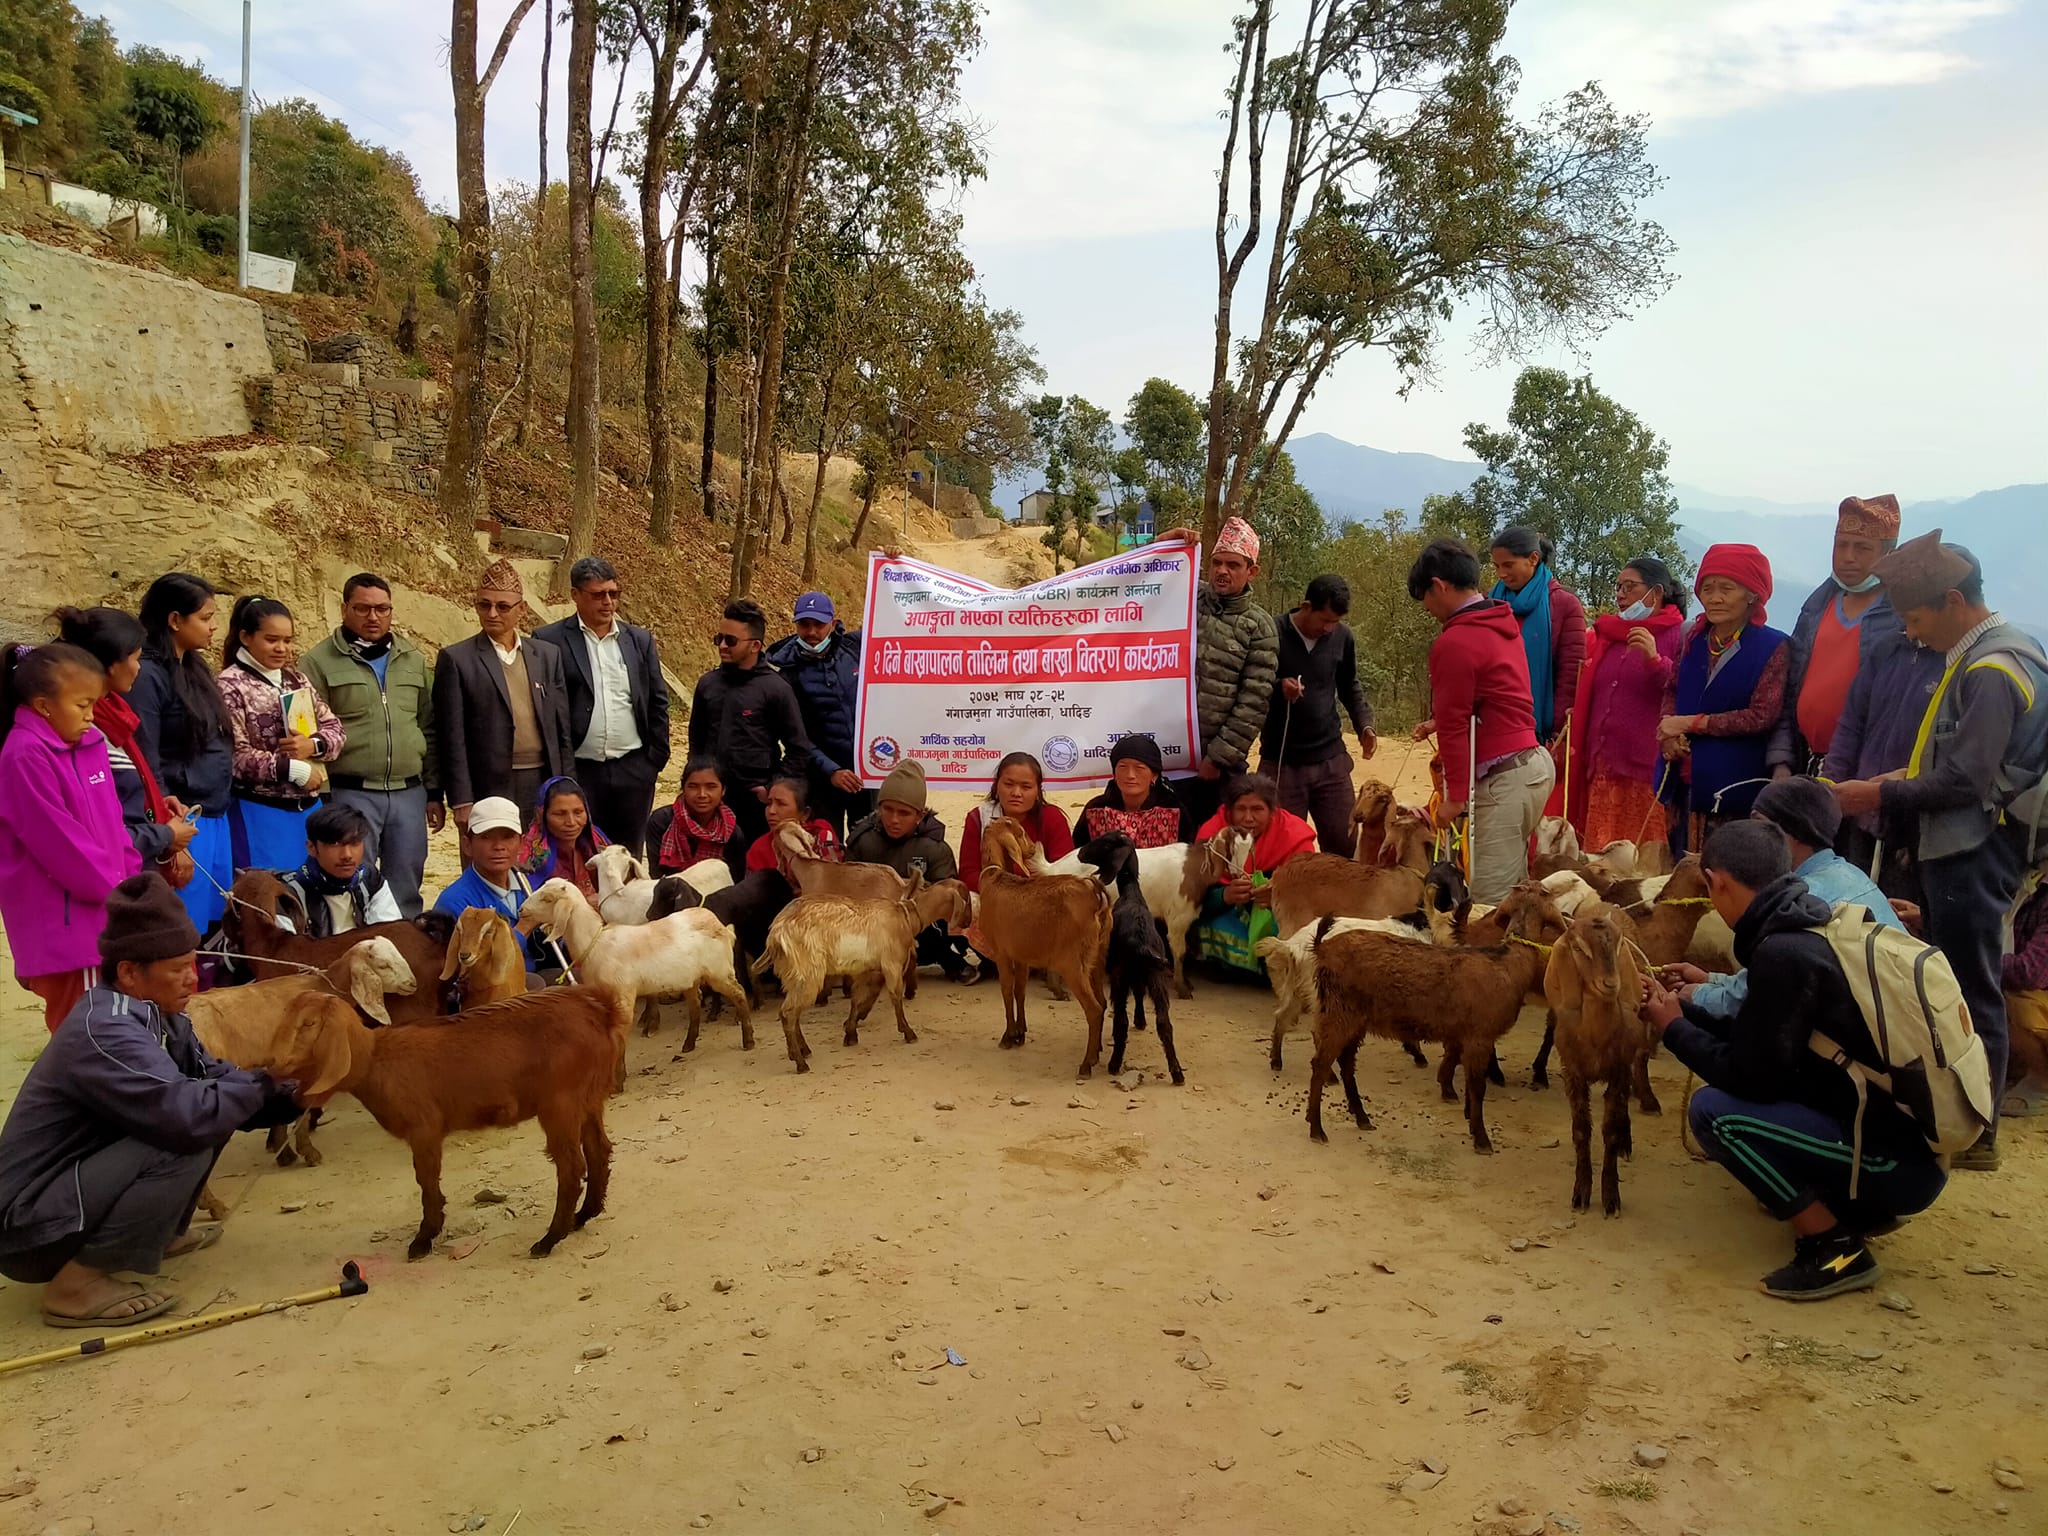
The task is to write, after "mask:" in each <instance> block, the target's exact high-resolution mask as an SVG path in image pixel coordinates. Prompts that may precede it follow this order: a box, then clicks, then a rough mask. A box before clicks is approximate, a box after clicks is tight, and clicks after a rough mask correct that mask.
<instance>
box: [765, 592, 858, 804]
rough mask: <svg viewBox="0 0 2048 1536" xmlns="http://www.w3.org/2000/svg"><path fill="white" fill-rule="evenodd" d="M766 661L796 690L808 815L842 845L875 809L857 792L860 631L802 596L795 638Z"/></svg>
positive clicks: (811, 595)
mask: <svg viewBox="0 0 2048 1536" xmlns="http://www.w3.org/2000/svg"><path fill="white" fill-rule="evenodd" d="M768 660H769V662H770V663H772V664H773V665H774V666H775V667H776V668H777V669H778V670H780V671H781V673H782V675H783V676H784V677H785V678H787V679H788V681H789V686H790V687H791V688H793V689H795V690H796V700H797V707H798V708H799V709H800V710H802V712H803V718H804V732H805V734H806V735H808V736H809V737H810V738H811V760H810V777H811V811H812V814H813V815H815V816H818V817H820V818H822V819H823V820H825V821H828V822H830V823H831V824H832V830H833V831H834V832H836V833H838V834H839V837H840V839H841V840H842V841H844V839H845V837H846V829H847V825H848V823H850V822H855V821H859V820H860V819H861V818H862V817H863V816H865V815H867V814H868V812H869V811H871V810H873V809H874V798H875V797H874V796H873V795H872V794H871V793H869V792H868V791H867V790H866V789H864V788H862V787H861V781H860V773H859V769H858V766H857V765H858V764H859V762H860V752H859V749H858V747H857V746H856V744H855V742H854V739H853V727H854V706H855V703H856V701H857V700H858V698H859V695H860V631H859V630H857V629H848V628H847V627H846V626H845V625H844V624H842V623H840V622H839V615H838V613H837V611H836V610H834V608H833V606H832V599H831V598H829V597H827V596H826V595H825V594H824V593H823V592H806V593H804V595H803V596H802V597H799V598H798V599H797V600H796V633H795V634H793V635H791V636H789V638H787V639H786V640H779V641H777V642H776V643H775V644H774V645H772V646H770V647H769V649H768Z"/></svg>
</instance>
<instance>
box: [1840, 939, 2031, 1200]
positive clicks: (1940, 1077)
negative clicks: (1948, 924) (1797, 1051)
mask: <svg viewBox="0 0 2048 1536" xmlns="http://www.w3.org/2000/svg"><path fill="white" fill-rule="evenodd" d="M1813 931H1814V932H1815V933H1818V934H1819V935H1820V936H1821V937H1822V938H1824V939H1826V940H1827V941H1828V948H1829V949H1831V950H1832V951H1833V952H1834V956H1835V963H1836V964H1838V965H1839V966H1841V968H1842V976H1843V979H1844V980H1846V981H1847V982H1848V983H1849V992H1850V995H1851V996H1853V997H1854V998H1855V999H1856V1006H1857V1008H1858V1009H1859V1010H1860V1011H1861V1012H1862V1014H1863V1022H1864V1023H1865V1024H1866V1025H1868V1026H1869V1029H1870V1038H1871V1040H1872V1041H1873V1042H1875V1044H1876V1046H1877V1058H1878V1059H1877V1060H1876V1061H1860V1060H1858V1059H1856V1058H1855V1057H1852V1056H1851V1055H1850V1054H1849V1053H1848V1052H1847V1051H1845V1050H1843V1049H1842V1047H1841V1046H1840V1045H1838V1044H1836V1043H1835V1042H1834V1041H1833V1040H1830V1039H1829V1038H1828V1037H1827V1036H1826V1035H1823V1034H1821V1033H1820V1032H1819V1031H1818V1030H1816V1031H1814V1032H1813V1034H1812V1035H1811V1036H1809V1037H1808V1039H1807V1045H1808V1047H1809V1048H1810V1049H1812V1050H1813V1051H1814V1052H1815V1053H1816V1054H1817V1055H1820V1056H1822V1057H1825V1058H1826V1059H1827V1060H1829V1061H1831V1062H1833V1063H1834V1064H1835V1065H1836V1066H1838V1067H1840V1068H1841V1069H1842V1070H1843V1071H1845V1072H1847V1073H1848V1074H1849V1077H1850V1080H1851V1081H1852V1082H1854V1083H1855V1085H1856V1126H1855V1132H1854V1143H1855V1160H1854V1161H1853V1162H1852V1163H1851V1164H1850V1165H1849V1198H1850V1199H1851V1200H1853V1199H1855V1198H1856V1188H1857V1181H1858V1177H1859V1176H1860V1175H1861V1173H1862V1171H1863V1111H1864V1108H1865V1105H1866V1104H1867V1102H1868V1098H1869V1089H1870V1087H1871V1085H1873V1084H1874V1085H1876V1086H1877V1087H1878V1088H1880V1089H1882V1090H1883V1091H1884V1092H1885V1093H1886V1094H1888V1095H1890V1097H1891V1100H1892V1102H1893V1103H1894V1104H1896V1105H1898V1107H1899V1108H1900V1109H1901V1110H1903V1111H1904V1112H1905V1114H1906V1117H1907V1118H1908V1119H1910V1120H1911V1121H1912V1122H1913V1123H1914V1124H1915V1125H1917V1126H1918V1127H1919V1128H1920V1134H1921V1135H1922V1136H1924V1137H1926V1138H1927V1145H1928V1147H1929V1148H1930V1149H1931V1150H1933V1151H1934V1152H1936V1153H1938V1154H1941V1155H1944V1156H1946V1155H1948V1154H1950V1153H1954V1152H1960V1151H1962V1150H1963V1149H1964V1148H1966V1147H1968V1146H1970V1145H1972V1144H1973V1143H1974V1142H1975V1141H1976V1140H1977V1138H1978V1137H1979V1136H1981V1135H1983V1134H1984V1132H1985V1131H1987V1130H1989V1129H1990V1127H1991V1123H1992V1108H1993V1100H1992V1096H1991V1066H1990V1062H1989V1060H1988V1058H1987V1057H1986V1056H1985V1054H1984V1042H1983V1041H1982V1040H1980V1039H1978V1038H1977V1035H1976V1032H1975V1031H1974V1030H1973V1029H1972V1028H1971V1027H1970V1010H1969V1006H1968V1005H1967V1004H1966V1003H1965V1002H1964V1001H1963V993H1962V989H1961V988H1960V987H1959V986H1958V985H1957V984H1956V977H1955V972H1954V971H1953V970H1951V969H1950V968H1949V963H1948V957H1947V956H1945V955H1944V954H1942V952H1941V951H1940V950H1938V949H1936V948H1935V947H1934V946H1933V945H1931V944H1923V943H1921V942H1920V941H1919V940H1918V939H1916V938H1914V937H1913V936H1912V935H1911V934H1909V933H1903V932H1901V931H1900V930H1899V929H1897V928H1892V927H1888V926H1886V925H1885V924H1882V923H1880V922H1878V921H1877V920H1876V919H1875V918H1873V917H1872V916H1871V915H1870V910H1869V908H1867V907H1860V906H1857V905H1856V904H1855V903H1854V902H1847V901H1845V902H1843V903H1842V904H1841V905H1840V906H1838V907H1836V908H1835V911H1834V916H1832V917H1831V918H1829V919H1828V921H1827V923H1826V925H1825V926H1823V927H1820V928H1816V929H1814V930H1813Z"/></svg>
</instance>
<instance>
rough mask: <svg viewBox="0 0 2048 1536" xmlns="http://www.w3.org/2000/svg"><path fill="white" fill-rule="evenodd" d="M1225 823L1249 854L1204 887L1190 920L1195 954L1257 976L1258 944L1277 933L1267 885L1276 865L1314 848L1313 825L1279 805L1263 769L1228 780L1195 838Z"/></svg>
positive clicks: (1260, 963)
mask: <svg viewBox="0 0 2048 1536" xmlns="http://www.w3.org/2000/svg"><path fill="white" fill-rule="evenodd" d="M1226 823H1228V824H1229V826H1230V827H1232V828H1233V829H1234V830H1236V831H1238V832H1242V833H1244V834H1246V835H1247V836H1249V837H1250V838H1251V839H1252V855H1251V857H1250V858H1249V859H1247V860H1246V861H1245V864H1244V867H1243V868H1242V869H1238V870H1234V871H1233V872H1232V874H1231V877H1230V879H1228V880H1226V881H1223V882H1222V883H1220V884H1217V885H1214V886H1211V887H1210V888H1209V893H1208V896H1207V897H1206V898H1205V899H1204V901H1203V903H1202V915H1201V916H1200V917H1199V918H1198V919H1196V922H1195V928H1194V948H1195V953H1197V954H1198V955H1200V956H1201V957H1202V958H1203V959H1205V960H1215V961H1219V962H1220V963H1222V964H1224V965H1228V966H1231V967H1234V968H1235V969H1237V970H1241V971H1249V972H1251V973H1252V974H1253V975H1259V974H1262V973H1263V972H1264V969H1265V962H1264V961H1262V960H1260V959H1259V956H1258V951H1257V945H1258V942H1259V940H1260V939H1268V938H1272V937H1274V936H1276V935H1277V934H1278V932H1279V930H1278V928H1276V927H1275V926H1274V923H1273V912H1272V908H1271V907H1270V906H1268V905H1267V896H1266V887H1267V885H1268V884H1269V883H1270V882H1271V880H1272V878H1273V872H1274V871H1275V870H1276V869H1278V868H1279V867H1280V866H1281V865H1283V864H1285V863H1286V862H1287V861H1288V860H1290V859H1296V858H1299V857H1300V856H1301V855H1302V854H1304V853H1313V852H1315V847H1316V834H1315V829H1314V828H1313V827H1311V826H1310V825H1309V824H1308V823H1307V822H1306V821H1304V820H1302V819H1301V817H1299V816H1297V815H1295V814H1294V813H1293V812H1292V811H1288V810H1283V809H1282V808H1281V805H1280V790H1279V787H1278V786H1277V785H1275V784H1274V782H1273V781H1272V780H1271V779H1269V778H1267V777H1266V776H1265V775H1264V774H1262V773H1250V774H1246V775H1245V776H1244V777H1243V778H1240V779H1235V780H1233V781H1232V782H1231V785H1230V789H1229V790H1228V792H1227V793H1226V794H1225V795H1224V799H1223V808H1222V809H1221V810H1219V811H1217V813H1216V814H1215V815H1214V816H1211V817H1210V818H1209V819H1208V820H1207V821H1205V822H1204V823H1202V825H1201V827H1200V828H1199V829H1198V830H1197V832H1196V834H1195V836H1196V840H1197V841H1199V842H1205V843H1206V842H1208V841H1209V840H1210V839H1212V838H1214V837H1215V836H1216V834H1217V833H1219V832H1221V831H1222V830H1223V828H1224V825H1225V824H1226Z"/></svg>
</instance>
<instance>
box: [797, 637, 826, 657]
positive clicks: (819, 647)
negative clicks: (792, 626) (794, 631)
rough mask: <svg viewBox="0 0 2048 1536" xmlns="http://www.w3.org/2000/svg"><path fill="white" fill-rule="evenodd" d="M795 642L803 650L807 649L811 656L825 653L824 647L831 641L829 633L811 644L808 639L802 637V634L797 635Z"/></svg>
mask: <svg viewBox="0 0 2048 1536" xmlns="http://www.w3.org/2000/svg"><path fill="white" fill-rule="evenodd" d="M796 643H797V644H798V645H800V646H802V647H803V648H804V649H805V650H807V651H809V652H810V653H811V654H812V655H813V656H822V655H824V654H825V647H826V646H828V645H830V644H831V643H832V637H831V636H830V635H827V636H826V637H825V638H824V639H822V640H820V641H819V642H818V643H817V644H816V645H813V644H811V642H810V641H808V640H806V639H804V638H803V637H802V636H798V637H797V642H796Z"/></svg>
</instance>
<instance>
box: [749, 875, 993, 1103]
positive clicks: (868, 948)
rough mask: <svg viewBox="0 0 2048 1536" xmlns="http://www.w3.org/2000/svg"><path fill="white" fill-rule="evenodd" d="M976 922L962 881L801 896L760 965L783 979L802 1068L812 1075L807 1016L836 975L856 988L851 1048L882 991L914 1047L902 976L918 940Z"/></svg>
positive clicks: (792, 1048) (780, 917) (771, 932)
mask: <svg viewBox="0 0 2048 1536" xmlns="http://www.w3.org/2000/svg"><path fill="white" fill-rule="evenodd" d="M972 919H973V904H972V902H971V901H970V900H969V898H968V893H967V887H966V886H965V885H962V884H961V883H960V882H959V881H958V880H941V881H938V882H937V883H936V884H933V885H922V884H920V885H919V887H918V888H917V889H915V890H913V891H912V892H911V893H910V894H909V895H907V896H903V897H901V898H899V899H897V900H895V901H886V900H885V901H873V900H863V899H861V898H859V897H854V896H799V897H798V898H797V899H796V900H795V901H793V902H791V903H790V904H789V905H788V906H786V907H784V908H783V909H782V910H781V911H780V912H778V913H777V914H776V916H775V921H774V922H773V923H771V924H769V926H768V945H767V948H766V949H765V950H763V951H762V955H761V958H760V960H758V961H757V962H755V964H756V968H757V970H762V971H765V970H767V969H768V968H769V967H770V966H773V967H774V969H775V974H776V975H777V976H778V977H780V978H781V979H782V1036H783V1040H784V1041H785V1042H786V1044H787V1045H788V1047H789V1059H790V1060H791V1061H793V1062H795V1063H796V1069H797V1071H799V1072H808V1071H810V1070H811V1064H810V1062H809V1060H808V1059H807V1058H808V1057H809V1056H810V1054H811V1047H810V1043H809V1042H808V1041H806V1040H805V1039H804V1030H803V1012H804V1010H805V1009H806V1008H808V1007H810V1005H811V1004H812V1003H813V1002H815V1001H816V1000H817V998H818V995H819V993H820V992H821V991H822V990H823V988H824V986H825V982H826V979H827V978H828V977H831V976H846V977H848V978H849V979H851V980H852V981H853V982H854V984H855V985H854V991H853V997H852V1006H851V1008H850V1009H849V1010H848V1012H847V1015H846V1033H845V1043H846V1044H847V1045H858V1044H860V1024H861V1020H863V1019H865V1018H866V1017H867V1016H868V1010H870V1009H871V1008H873V1007H874V1006H875V999H876V998H877V997H879V996H881V995H882V993H884V992H887V993H888V994H889V1002H890V1005H891V1006H892V1007H894V1009H895V1010H896V1029H897V1032H898V1033H899V1034H901V1035H902V1036H903V1040H904V1043H905V1044H906V1045H907V1044H911V1043H914V1042H915V1041H916V1039H917V1031H916V1030H914V1029H912V1028H911V1027H910V1021H909V1020H908V1019H907V1018H905V1017H904V1016H903V996H904V977H905V975H906V974H907V973H909V972H911V971H912V969H913V967H914V965H915V962H916V959H917V936H918V935H919V934H920V933H922V932H924V930H925V929H927V928H929V927H930V926H931V925H932V924H933V923H937V922H943V923H945V924H946V931H947V932H949V933H956V934H958V933H965V932H966V931H967V925H968V923H969V922H970V921H972Z"/></svg>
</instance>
